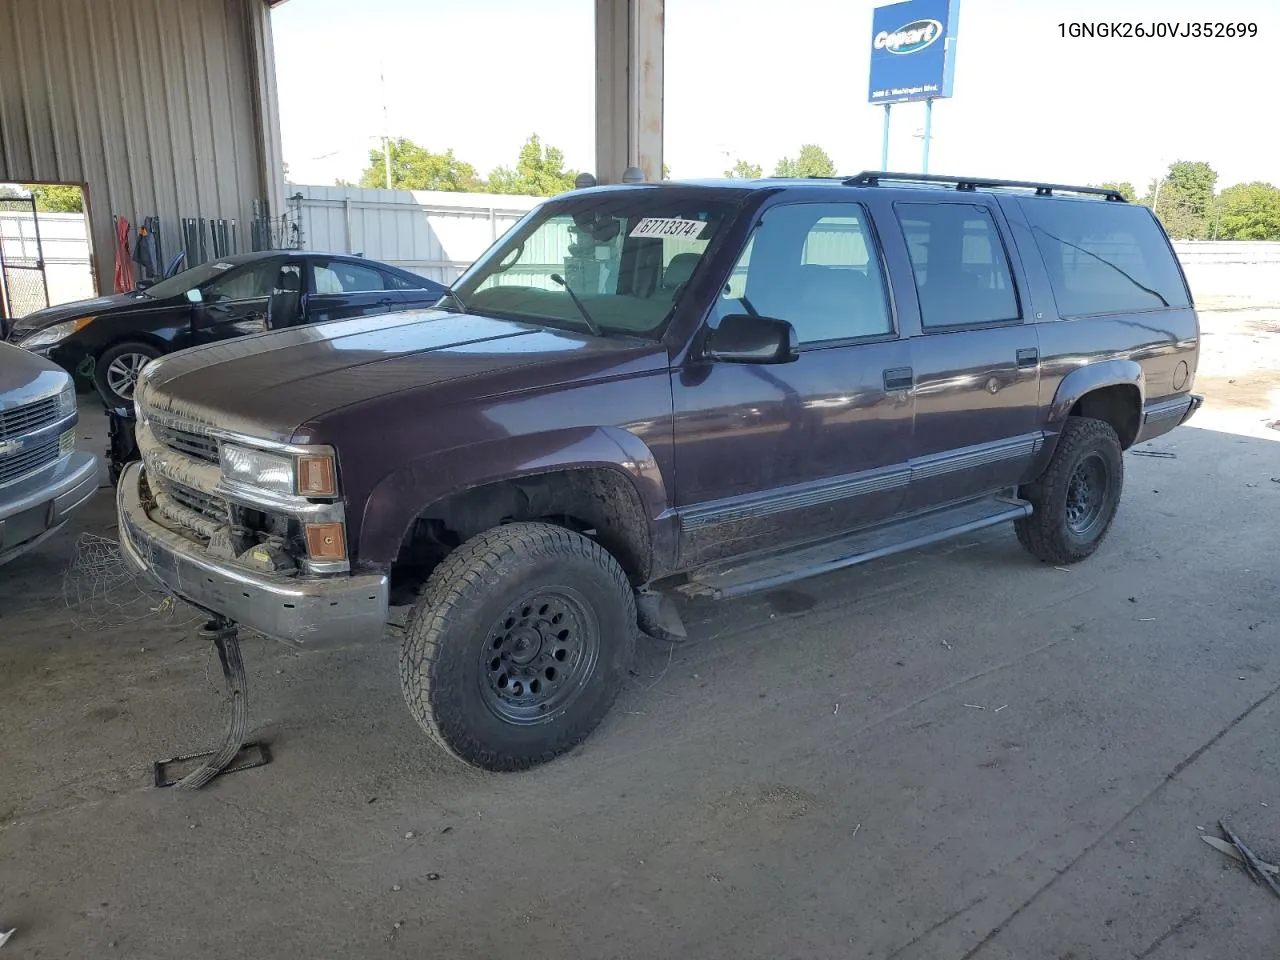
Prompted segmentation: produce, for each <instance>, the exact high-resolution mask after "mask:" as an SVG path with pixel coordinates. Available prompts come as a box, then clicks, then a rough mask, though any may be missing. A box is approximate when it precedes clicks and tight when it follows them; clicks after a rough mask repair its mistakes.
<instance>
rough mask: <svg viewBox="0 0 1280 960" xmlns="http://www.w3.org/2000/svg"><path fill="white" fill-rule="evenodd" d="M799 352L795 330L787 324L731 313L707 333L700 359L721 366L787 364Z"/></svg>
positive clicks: (785, 322)
mask: <svg viewBox="0 0 1280 960" xmlns="http://www.w3.org/2000/svg"><path fill="white" fill-rule="evenodd" d="M798 350H799V347H798V342H797V340H796V330H795V327H793V326H791V324H789V323H787V321H785V320H775V319H774V318H773V317H760V316H755V315H753V314H749V313H732V314H730V315H729V316H727V317H724V318H723V319H722V320H721V321H720V326H718V327H716V328H715V329H714V330H712V331H711V332H710V334H709V335H708V337H707V341H706V346H705V348H704V350H703V355H704V356H705V357H706V359H708V360H717V361H719V362H721V363H790V362H791V361H793V360H795V359H796V357H797V356H798V355H799V353H798Z"/></svg>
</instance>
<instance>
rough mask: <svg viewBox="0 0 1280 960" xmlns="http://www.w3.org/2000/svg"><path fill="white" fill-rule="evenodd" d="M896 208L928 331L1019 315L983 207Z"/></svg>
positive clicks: (1002, 252) (908, 205) (1001, 246)
mask: <svg viewBox="0 0 1280 960" xmlns="http://www.w3.org/2000/svg"><path fill="white" fill-rule="evenodd" d="M894 209H895V210H896V211H897V214H898V222H899V223H901V224H902V230H903V233H904V234H905V235H906V239H907V250H908V252H909V253H910V255H911V268H912V272H913V273H914V275H915V281H916V293H917V294H918V295H919V297H920V322H921V324H922V325H923V326H924V328H925V329H926V330H929V329H938V328H945V327H971V326H979V325H982V324H986V323H1007V322H1008V321H1011V320H1017V319H1019V317H1020V316H1021V312H1020V311H1019V309H1018V295H1017V293H1016V292H1015V291H1014V288H1013V276H1012V274H1011V273H1010V271H1009V258H1008V256H1007V255H1006V254H1005V249H1004V241H1002V240H1001V239H1000V232H999V230H998V229H997V228H996V224H995V221H994V220H993V219H992V218H991V212H990V211H989V210H987V208H986V207H984V206H981V205H978V204H968V203H898V204H894Z"/></svg>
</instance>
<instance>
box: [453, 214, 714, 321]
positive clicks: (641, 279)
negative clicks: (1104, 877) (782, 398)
mask: <svg viewBox="0 0 1280 960" xmlns="http://www.w3.org/2000/svg"><path fill="white" fill-rule="evenodd" d="M734 209H735V205H734V204H732V203H728V202H725V201H709V200H707V199H706V198H705V196H702V197H695V198H692V199H681V198H680V197H678V196H676V195H674V194H673V193H672V192H670V191H668V190H666V189H665V188H664V189H661V190H636V191H627V192H625V193H601V194H589V195H586V196H580V197H573V198H569V199H567V200H564V201H559V202H556V201H553V202H552V203H550V204H548V205H547V206H546V207H545V208H544V209H543V210H541V211H538V212H537V213H535V214H534V215H533V216H532V217H531V218H530V219H529V221H528V222H527V223H525V224H523V225H521V226H520V227H518V228H517V229H516V230H515V231H513V232H512V234H511V235H510V236H508V237H506V238H504V239H503V240H502V241H501V242H500V243H499V244H498V245H497V246H496V247H495V248H494V249H493V250H492V251H491V252H490V253H489V254H488V255H487V256H486V257H484V258H483V259H482V260H480V261H479V262H478V263H477V264H476V265H475V266H474V267H472V268H471V269H470V270H468V271H467V273H466V274H464V275H463V276H462V277H461V278H460V279H459V280H458V282H457V283H456V284H454V290H456V291H457V292H458V293H459V295H460V296H461V298H462V299H463V300H464V301H465V302H466V306H467V309H468V310H469V311H472V312H475V313H488V314H494V315H497V316H500V317H507V318H511V319H515V320H527V321H531V322H533V323H538V324H542V325H545V326H553V327H560V328H564V329H580V330H585V329H587V328H588V327H589V326H591V324H590V323H588V322H587V321H585V320H584V318H583V311H584V310H585V311H586V313H587V314H588V315H589V316H590V318H591V321H593V322H594V325H595V326H596V327H598V328H599V329H600V331H601V332H603V333H606V334H607V333H610V332H613V333H622V334H630V335H633V336H644V337H657V336H661V334H662V331H663V330H664V329H665V328H666V325H667V321H668V319H669V317H670V314H671V312H672V310H673V309H674V307H675V305H676V304H677V303H678V302H679V300H680V297H681V295H682V294H683V293H684V290H685V288H686V286H687V284H688V282H689V279H690V278H691V277H692V276H693V273H694V270H696V269H697V267H698V265H699V264H700V263H701V262H702V259H703V257H704V255H705V254H706V252H707V249H708V248H709V247H710V246H711V243H712V241H713V240H714V239H715V237H716V236H717V234H718V233H719V232H720V231H721V230H722V229H723V228H724V227H726V226H727V224H728V221H729V219H730V217H731V215H732V214H733V212H734ZM571 293H572V296H571ZM574 296H576V297H577V299H578V303H577V304H575V302H574Z"/></svg>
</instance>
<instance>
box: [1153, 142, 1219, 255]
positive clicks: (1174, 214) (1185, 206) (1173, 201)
mask: <svg viewBox="0 0 1280 960" xmlns="http://www.w3.org/2000/svg"><path fill="white" fill-rule="evenodd" d="M1217 182H1218V174H1217V173H1216V172H1215V171H1214V169H1213V167H1211V166H1209V164H1207V163H1205V162H1203V161H1200V160H1178V161H1176V162H1175V163H1171V164H1170V165H1169V172H1168V173H1167V174H1165V176H1164V177H1162V178H1161V179H1160V180H1158V181H1157V182H1155V183H1153V184H1152V185H1151V189H1149V190H1148V191H1147V194H1146V196H1145V197H1143V198H1142V202H1143V204H1145V205H1146V206H1148V207H1151V208H1152V209H1153V210H1154V211H1155V214H1156V216H1157V217H1159V218H1160V222H1161V223H1163V224H1164V228H1165V230H1166V231H1168V233H1169V236H1171V237H1173V238H1174V239H1175V240H1203V239H1205V238H1206V237H1208V236H1209V235H1210V232H1211V230H1212V222H1211V219H1212V218H1211V214H1212V212H1213V188H1214V186H1215V185H1216V184H1217Z"/></svg>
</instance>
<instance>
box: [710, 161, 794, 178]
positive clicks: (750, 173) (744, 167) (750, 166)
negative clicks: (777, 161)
mask: <svg viewBox="0 0 1280 960" xmlns="http://www.w3.org/2000/svg"><path fill="white" fill-rule="evenodd" d="M789 162H790V161H786V160H784V161H783V163H789ZM724 175H725V176H726V177H727V178H729V179H730V180H756V179H758V178H760V177H762V176H764V168H763V167H762V166H760V164H758V163H747V161H745V160H738V161H736V162H735V163H734V165H733V166H732V167H730V168H729V169H728V170H726V171H725V172H724Z"/></svg>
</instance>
